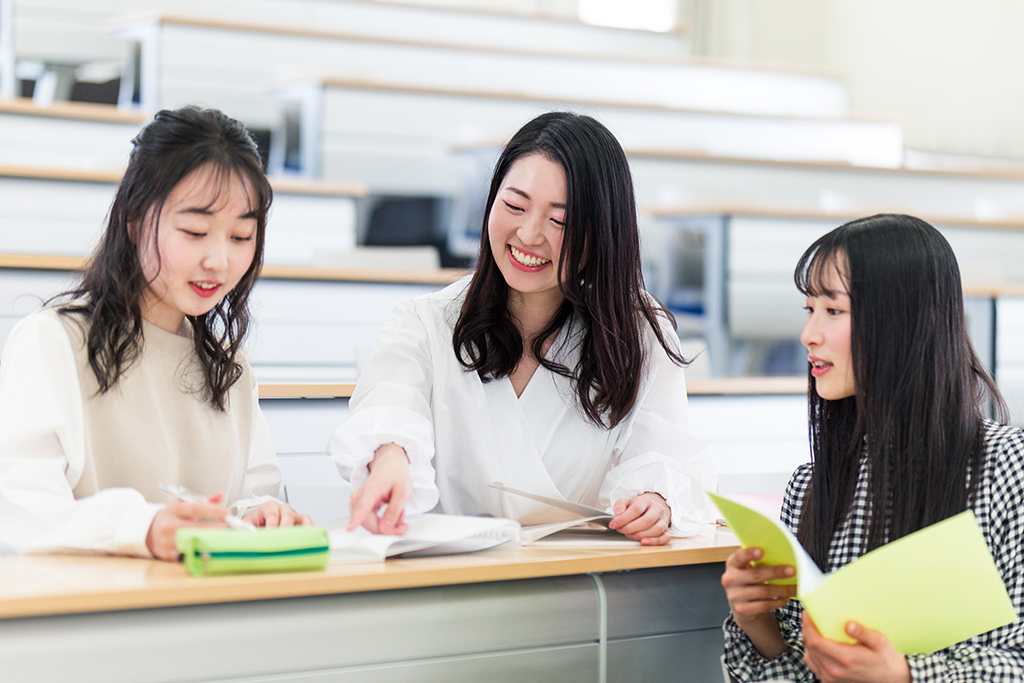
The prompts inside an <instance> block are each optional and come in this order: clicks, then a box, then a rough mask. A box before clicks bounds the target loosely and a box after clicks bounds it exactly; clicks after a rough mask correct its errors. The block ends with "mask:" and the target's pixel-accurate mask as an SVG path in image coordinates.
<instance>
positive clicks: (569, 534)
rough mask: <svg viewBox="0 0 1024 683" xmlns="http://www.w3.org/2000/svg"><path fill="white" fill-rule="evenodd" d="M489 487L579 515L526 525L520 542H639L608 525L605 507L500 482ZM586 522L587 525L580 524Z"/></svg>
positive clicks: (604, 543) (571, 544) (591, 545)
mask: <svg viewBox="0 0 1024 683" xmlns="http://www.w3.org/2000/svg"><path fill="white" fill-rule="evenodd" d="M489 486H490V487H491V488H492V489H498V490H499V491H504V492H505V493H510V494H512V495H515V496H522V497H524V498H529V499H530V500H535V501H537V502H538V503H545V504H546V505H550V506H552V507H556V508H559V509H561V510H566V511H568V512H572V513H575V514H577V515H579V517H578V518H576V519H570V520H566V521H562V522H551V523H550V524H537V525H535V526H525V527H523V528H522V531H521V532H520V535H519V542H520V543H522V544H523V545H550V546H589V547H593V546H623V545H641V544H640V542H639V541H634V540H633V539H630V538H626V537H625V536H623V535H622V534H620V533H619V532H617V531H615V530H613V529H609V528H608V522H610V521H611V520H612V517H614V515H610V514H608V513H607V512H605V511H604V510H599V509H598V508H592V507H590V506H588V505H580V504H579V503H570V502H568V501H564V500H558V499H557V498H548V497H547V496H539V495H537V494H535V493H528V492H526V491H520V490H519V489H514V488H510V487H508V486H505V485H503V484H501V483H499V482H494V483H493V484H490V485H489ZM588 523H589V526H581V525H586V524H588Z"/></svg>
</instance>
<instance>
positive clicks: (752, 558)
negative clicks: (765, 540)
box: [722, 548, 796, 659]
mask: <svg viewBox="0 0 1024 683" xmlns="http://www.w3.org/2000/svg"><path fill="white" fill-rule="evenodd" d="M762 557H764V551H763V550H761V549H760V548H742V549H740V550H737V551H736V552H734V553H733V554H732V555H730V556H729V559H727V560H726V561H725V573H724V574H722V587H723V588H725V598H726V600H728V601H729V611H730V612H732V617H733V619H734V620H735V621H736V625H737V626H739V627H740V628H741V629H743V632H744V633H746V634H747V637H748V638H750V642H751V643H753V644H754V647H755V648H757V651H758V652H760V653H761V655H762V656H764V657H765V658H767V659H772V658H774V657H778V656H779V655H781V654H782V653H783V652H785V651H786V650H788V649H789V645H787V644H786V641H785V640H784V639H783V638H782V633H781V632H780V631H779V620H778V619H776V618H775V615H774V614H772V610H774V609H778V608H780V607H784V606H785V605H786V603H788V602H789V601H790V599H791V598H793V597H795V596H796V586H793V585H790V586H782V585H776V584H769V583H766V582H767V581H772V580H774V579H785V578H791V577H793V576H796V569H794V568H793V567H791V566H789V565H777V566H774V567H763V566H762V567H754V566H753V563H754V562H756V561H757V560H760V559H761V558H762Z"/></svg>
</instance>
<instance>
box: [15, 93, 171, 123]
mask: <svg viewBox="0 0 1024 683" xmlns="http://www.w3.org/2000/svg"><path fill="white" fill-rule="evenodd" d="M0 113H7V114H28V115H31V116H45V117H49V118H61V119H78V120H82V121H97V122H103V123H137V124H139V125H141V124H143V123H145V122H146V121H148V120H149V119H150V118H152V115H151V114H147V113H146V112H143V111H141V110H138V109H122V108H120V107H117V106H116V105H113V104H94V103H91V102H54V103H52V104H36V103H35V102H33V101H32V99H31V98H28V97H14V98H0Z"/></svg>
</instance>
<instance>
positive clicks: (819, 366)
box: [811, 360, 833, 377]
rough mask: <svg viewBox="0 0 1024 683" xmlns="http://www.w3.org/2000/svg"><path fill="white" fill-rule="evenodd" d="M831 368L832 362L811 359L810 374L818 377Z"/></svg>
mask: <svg viewBox="0 0 1024 683" xmlns="http://www.w3.org/2000/svg"><path fill="white" fill-rule="evenodd" d="M832 368H833V365H832V363H829V362H827V361H823V360H816V361H811V374H812V375H814V376H815V377H820V376H822V375H824V374H825V373H826V372H828V371H829V370H831V369H832Z"/></svg>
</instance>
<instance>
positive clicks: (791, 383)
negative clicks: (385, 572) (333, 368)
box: [260, 377, 807, 398]
mask: <svg viewBox="0 0 1024 683" xmlns="http://www.w3.org/2000/svg"><path fill="white" fill-rule="evenodd" d="M355 388H356V385H355V384H354V383H351V382H292V383H288V382H260V398H348V397H350V396H352V392H353V391H355ZM686 393H687V395H689V396H779V395H792V394H801V395H802V394H806V393H807V378H806V377H718V378H707V379H692V380H687V382H686Z"/></svg>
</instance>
